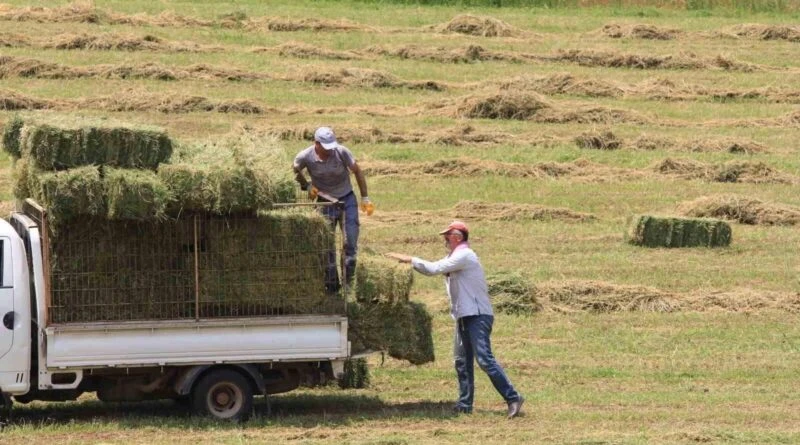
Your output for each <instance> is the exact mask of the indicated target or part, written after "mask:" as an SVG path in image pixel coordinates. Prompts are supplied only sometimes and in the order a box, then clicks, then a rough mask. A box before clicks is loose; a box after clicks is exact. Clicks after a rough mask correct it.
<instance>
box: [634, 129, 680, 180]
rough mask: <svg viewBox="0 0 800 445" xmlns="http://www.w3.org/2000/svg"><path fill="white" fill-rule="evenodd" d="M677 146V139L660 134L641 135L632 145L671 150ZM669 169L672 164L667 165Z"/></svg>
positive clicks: (636, 148) (636, 147)
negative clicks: (660, 135)
mask: <svg viewBox="0 0 800 445" xmlns="http://www.w3.org/2000/svg"><path fill="white" fill-rule="evenodd" d="M676 146H677V142H675V140H673V139H670V138H665V137H659V136H649V135H647V134H642V135H639V136H638V137H637V138H636V139H635V140H634V141H633V142H632V143H631V147H632V148H634V149H635V150H648V151H652V150H671V149H673V148H675V147H676ZM665 168H666V169H667V170H668V171H669V170H670V166H666V167H665Z"/></svg>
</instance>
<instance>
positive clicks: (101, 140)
mask: <svg viewBox="0 0 800 445" xmlns="http://www.w3.org/2000/svg"><path fill="white" fill-rule="evenodd" d="M20 146H21V154H22V156H26V157H28V158H30V160H31V161H32V162H33V163H34V164H35V166H36V167H37V168H39V169H42V170H63V169H68V168H72V167H77V166H82V165H107V166H112V167H120V168H149V169H155V168H156V167H157V166H158V165H159V164H160V163H162V162H165V161H166V160H167V159H169V158H170V156H171V155H172V140H171V139H170V138H169V137H168V136H167V134H166V133H165V132H164V130H162V129H160V128H155V127H147V126H133V125H128V124H123V123H116V122H113V121H102V120H91V119H66V118H61V119H54V118H53V119H48V120H47V122H46V123H45V122H38V121H37V120H35V119H26V120H25V125H24V127H23V128H22V131H21V134H20Z"/></svg>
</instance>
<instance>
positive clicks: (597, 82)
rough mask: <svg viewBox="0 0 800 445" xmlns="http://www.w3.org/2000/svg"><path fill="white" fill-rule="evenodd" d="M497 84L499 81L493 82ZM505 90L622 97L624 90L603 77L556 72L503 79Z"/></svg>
mask: <svg viewBox="0 0 800 445" xmlns="http://www.w3.org/2000/svg"><path fill="white" fill-rule="evenodd" d="M491 83H493V84H497V82H495V81H493V82H491ZM498 88H499V89H500V90H504V91H514V92H519V91H530V90H532V91H535V92H537V93H541V94H573V95H580V96H589V97H621V96H622V95H623V94H624V90H623V89H622V88H620V87H619V86H617V85H615V84H614V83H611V82H608V81H605V80H602V79H578V78H576V77H575V76H573V75H572V74H570V73H555V74H550V75H548V76H523V77H515V78H513V79H509V80H504V81H501V82H500V83H499V85H498Z"/></svg>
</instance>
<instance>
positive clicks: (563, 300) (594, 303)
mask: <svg viewBox="0 0 800 445" xmlns="http://www.w3.org/2000/svg"><path fill="white" fill-rule="evenodd" d="M536 288H537V296H538V298H539V299H540V301H544V302H545V307H546V308H548V309H550V310H554V311H558V312H575V311H587V312H599V313H604V312H633V311H641V312H674V311H678V310H680V308H681V305H680V301H679V300H678V298H676V296H675V295H673V294H671V293H669V292H664V291H661V290H658V289H655V288H652V287H647V286H628V285H616V284H611V283H605V282H602V281H566V282H547V283H540V284H537V286H536Z"/></svg>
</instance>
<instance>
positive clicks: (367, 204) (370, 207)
mask: <svg viewBox="0 0 800 445" xmlns="http://www.w3.org/2000/svg"><path fill="white" fill-rule="evenodd" d="M361 211H362V212H364V213H366V214H367V216H372V212H374V211H375V204H373V203H372V201H370V200H369V198H368V197H366V196H362V197H361Z"/></svg>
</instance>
